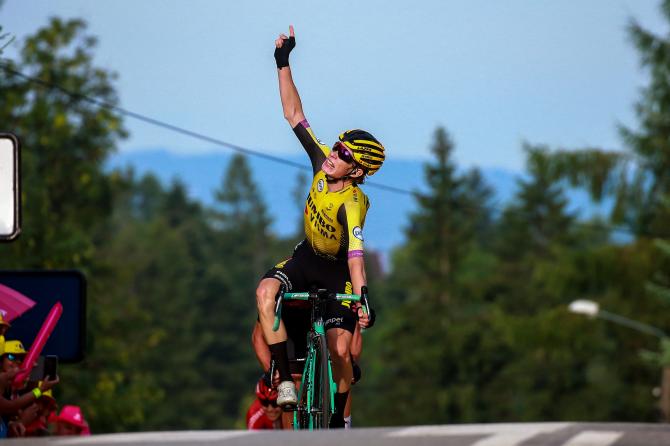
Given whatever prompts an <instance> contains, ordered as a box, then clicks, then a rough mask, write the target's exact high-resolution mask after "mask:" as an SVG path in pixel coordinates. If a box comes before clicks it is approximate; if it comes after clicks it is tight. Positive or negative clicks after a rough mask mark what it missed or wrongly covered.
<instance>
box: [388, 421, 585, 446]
mask: <svg viewBox="0 0 670 446" xmlns="http://www.w3.org/2000/svg"><path fill="white" fill-rule="evenodd" d="M571 424H572V423H507V424H456V425H447V426H417V427H408V428H406V429H401V430H398V431H395V432H391V433H390V434H389V437H447V436H451V435H487V437H486V438H482V439H481V440H479V441H477V442H475V443H473V444H472V446H516V445H518V444H520V443H522V442H523V441H526V440H528V439H530V438H532V437H534V436H535V435H539V434H550V433H553V432H556V431H558V430H561V429H564V428H566V427H568V426H570V425H571Z"/></svg>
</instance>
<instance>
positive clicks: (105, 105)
mask: <svg viewBox="0 0 670 446" xmlns="http://www.w3.org/2000/svg"><path fill="white" fill-rule="evenodd" d="M0 68H2V69H3V70H5V71H6V72H8V73H10V74H12V75H13V76H17V77H20V78H22V79H24V80H27V81H28V82H32V83H34V84H37V85H40V86H42V87H45V88H48V89H54V90H58V91H60V92H62V93H65V94H66V95H68V96H71V97H73V98H76V99H80V100H83V101H86V102H89V103H91V104H93V105H95V106H97V107H101V108H105V109H109V110H113V111H115V112H117V113H119V114H122V115H124V116H129V117H131V118H135V119H137V120H140V121H143V122H146V123H148V124H151V125H155V126H157V127H161V128H164V129H166V130H170V131H173V132H176V133H180V134H182V135H185V136H190V137H192V138H195V139H199V140H201V141H206V142H209V143H212V144H215V145H218V146H221V147H225V148H228V149H231V150H233V151H236V152H240V153H244V154H245V155H250V156H256V157H259V158H263V159H266V160H268V161H272V162H276V163H280V164H284V165H288V166H291V167H294V168H297V169H302V170H309V171H311V170H312V169H311V168H310V167H308V166H306V165H304V164H300V163H296V162H294V161H290V160H287V159H284V158H280V157H277V156H273V155H268V154H267V153H263V152H259V151H257V150H253V149H248V148H246V147H241V146H238V145H235V144H231V143H229V142H226V141H223V140H220V139H218V138H213V137H211V136H207V135H204V134H202V133H198V132H194V131H192V130H188V129H185V128H183V127H179V126H176V125H173V124H170V123H167V122H164V121H161V120H159V119H155V118H152V117H150V116H146V115H143V114H141V113H136V112H133V111H131V110H127V109H125V108H123V107H119V106H118V105H114V104H110V103H108V102H105V101H101V100H99V99H96V98H92V97H90V96H87V95H85V94H81V93H76V92H72V91H70V90H68V89H66V88H64V87H61V86H60V85H57V84H54V83H52V82H47V81H45V80H42V79H39V78H36V77H32V76H28V75H26V74H24V73H22V72H20V71H17V70H15V69H13V68H11V67H10V66H8V65H7V64H5V63H0ZM365 184H366V185H367V186H370V187H374V188H377V189H381V190H385V191H388V192H393V193H397V194H402V195H409V196H412V197H418V196H420V195H421V193H420V192H416V191H410V190H407V189H402V188H399V187H395V186H389V185H385V184H380V183H375V182H370V181H366V183H365ZM480 208H481V209H484V208H485V207H484V206H481V207H480ZM486 208H490V209H491V210H493V211H497V212H498V213H502V212H503V211H504V210H505V209H506V208H505V207H502V206H500V205H497V204H494V205H491V206H486ZM473 209H474V208H473ZM516 212H519V211H516ZM524 213H525V212H524ZM575 224H578V225H580V226H583V227H592V228H596V229H604V230H609V231H611V232H613V233H622V234H626V235H632V236H635V234H634V233H633V232H632V231H630V230H629V229H627V228H624V227H618V226H614V225H606V224H600V223H596V222H575Z"/></svg>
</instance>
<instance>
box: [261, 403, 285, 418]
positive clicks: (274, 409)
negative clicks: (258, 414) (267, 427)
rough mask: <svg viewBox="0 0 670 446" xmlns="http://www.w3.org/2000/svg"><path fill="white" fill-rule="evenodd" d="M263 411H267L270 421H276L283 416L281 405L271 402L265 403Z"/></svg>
mask: <svg viewBox="0 0 670 446" xmlns="http://www.w3.org/2000/svg"><path fill="white" fill-rule="evenodd" d="M263 412H265V415H266V416H267V417H268V418H269V419H270V421H274V420H276V419H277V418H279V417H280V416H281V407H279V406H273V405H271V404H268V405H263Z"/></svg>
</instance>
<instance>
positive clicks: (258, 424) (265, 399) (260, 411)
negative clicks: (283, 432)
mask: <svg viewBox="0 0 670 446" xmlns="http://www.w3.org/2000/svg"><path fill="white" fill-rule="evenodd" d="M281 414H282V410H281V408H280V407H279V406H278V405H277V390H276V389H275V388H273V387H271V386H269V385H268V383H266V382H265V377H264V376H261V378H260V379H259V380H258V383H256V400H255V401H254V402H253V403H252V404H251V407H249V410H248V411H247V429H254V430H255V429H281V428H282V422H281Z"/></svg>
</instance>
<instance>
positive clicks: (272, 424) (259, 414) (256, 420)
mask: <svg viewBox="0 0 670 446" xmlns="http://www.w3.org/2000/svg"><path fill="white" fill-rule="evenodd" d="M247 429H254V430H258V429H281V418H280V419H278V420H277V421H272V420H271V419H269V418H268V417H267V415H265V412H264V411H263V406H262V405H261V402H260V401H258V398H256V400H255V401H254V402H253V403H252V404H251V407H249V410H248V411H247Z"/></svg>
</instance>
